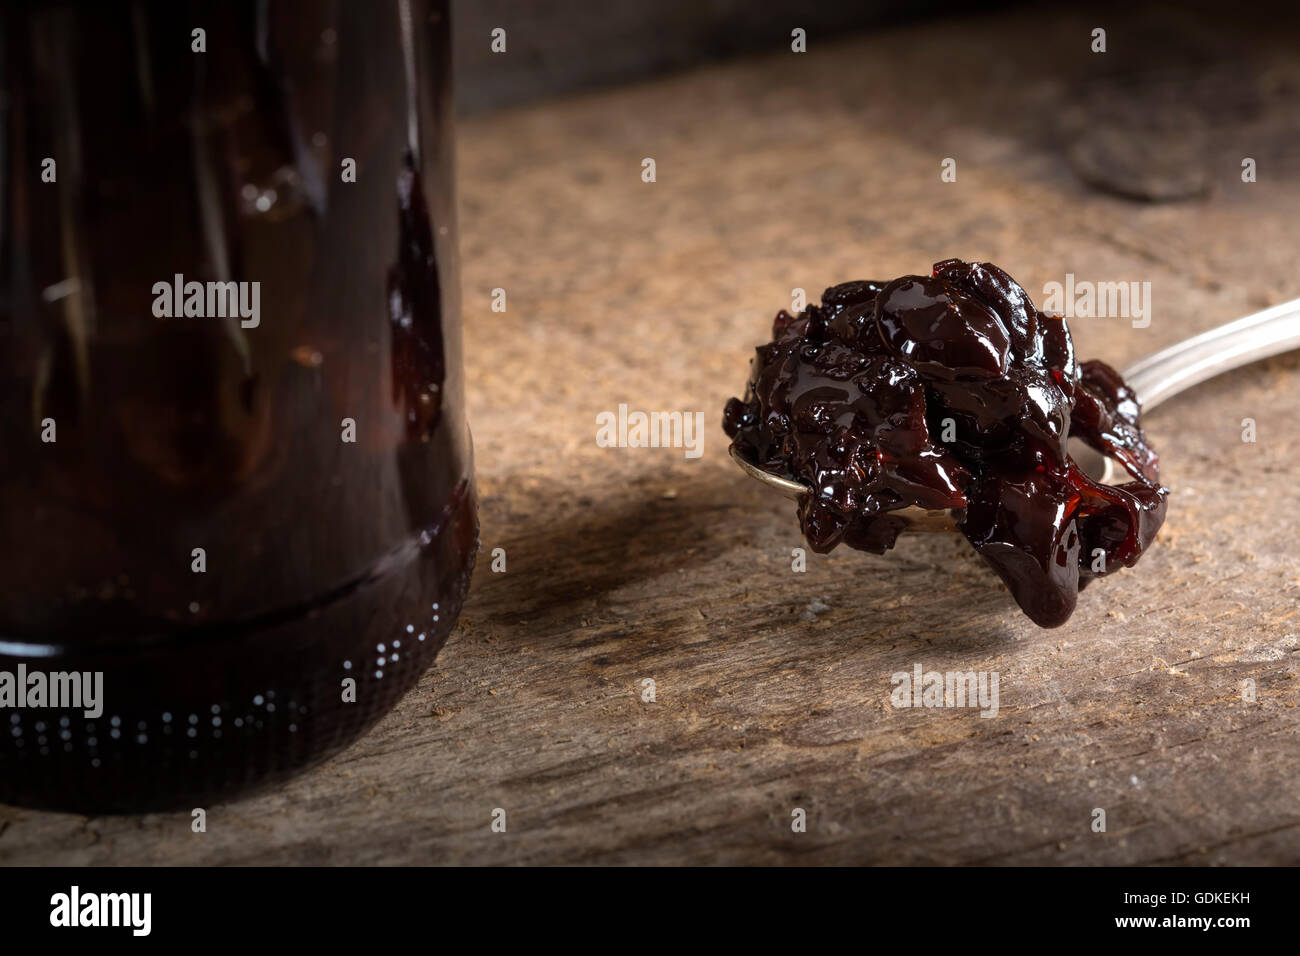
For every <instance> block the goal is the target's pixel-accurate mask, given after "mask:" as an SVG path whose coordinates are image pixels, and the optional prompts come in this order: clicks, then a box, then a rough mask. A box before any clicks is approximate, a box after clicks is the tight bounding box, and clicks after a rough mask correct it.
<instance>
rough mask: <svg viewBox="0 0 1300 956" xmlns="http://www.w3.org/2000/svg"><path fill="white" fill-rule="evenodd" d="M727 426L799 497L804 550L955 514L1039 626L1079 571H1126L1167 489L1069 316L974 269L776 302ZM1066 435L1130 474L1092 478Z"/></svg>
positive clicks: (1126, 391) (878, 546)
mask: <svg viewBox="0 0 1300 956" xmlns="http://www.w3.org/2000/svg"><path fill="white" fill-rule="evenodd" d="M723 427H724V428H725V430H726V432H727V434H728V435H730V436H731V438H732V443H733V445H734V446H735V447H736V449H737V451H739V452H740V453H741V454H742V455H743V456H744V457H745V458H746V459H747V460H749V461H751V462H753V463H754V464H756V465H758V466H759V467H761V468H763V469H764V470H766V471H768V472H770V473H772V474H775V475H779V476H781V477H783V478H790V479H793V480H795V481H799V482H801V483H802V484H804V485H805V486H806V487H807V488H809V489H810V494H808V495H806V496H804V497H803V498H802V499H801V501H800V504H799V522H800V526H801V528H802V530H803V533H804V536H805V537H806V538H807V539H808V543H809V545H810V546H811V547H812V548H813V550H815V551H818V552H822V553H825V552H827V551H830V550H831V549H833V548H834V547H835V546H836V545H838V544H840V543H841V542H843V543H844V544H847V545H849V546H850V547H853V548H858V549H861V550H864V551H872V552H875V553H877V554H881V553H884V552H885V551H887V550H888V549H889V548H891V547H893V545H894V542H895V540H896V538H897V537H898V535H899V533H900V532H901V531H902V530H903V529H904V527H905V526H906V523H905V522H904V521H903V520H902V519H901V518H900V517H899V516H898V515H895V514H893V512H896V511H899V510H900V509H903V508H907V507H912V506H915V507H919V508H925V509H931V510H938V509H944V510H948V509H951V510H952V511H953V513H954V515H955V517H956V518H957V519H958V527H959V528H960V530H961V531H962V533H963V534H964V535H965V536H966V538H967V540H969V541H970V543H971V544H972V546H974V548H975V550H976V551H977V552H979V554H980V555H982V556H983V558H984V560H985V561H987V562H988V564H989V565H990V566H991V567H992V568H993V570H995V571H996V572H997V573H998V575H999V576H1000V577H1001V578H1002V580H1003V581H1004V582H1006V585H1007V587H1008V588H1009V589H1010V590H1011V593H1012V596H1013V597H1014V598H1015V599H1016V601H1017V603H1019V605H1020V607H1021V608H1022V609H1023V610H1024V611H1025V613H1026V614H1027V615H1028V616H1029V617H1030V618H1031V619H1032V620H1033V621H1034V622H1035V623H1036V624H1038V625H1040V626H1041V627H1057V626H1059V625H1061V624H1064V623H1065V621H1066V620H1068V619H1069V617H1070V615H1071V614H1072V613H1073V611H1074V608H1075V605H1076V603H1077V601H1078V594H1079V590H1080V589H1081V588H1083V587H1084V586H1085V585H1086V584H1087V583H1088V582H1089V581H1090V580H1091V579H1092V578H1094V577H1098V576H1102V575H1105V574H1109V573H1111V572H1112V571H1115V570H1117V569H1119V568H1120V567H1132V566H1133V565H1134V564H1136V563H1137V560H1138V558H1139V557H1141V555H1142V554H1143V552H1144V551H1145V550H1146V548H1147V547H1148V546H1149V545H1150V544H1151V542H1152V541H1153V540H1154V539H1155V536H1156V533H1157V532H1158V531H1159V529H1160V526H1161V524H1162V523H1163V521H1164V517H1165V507H1166V501H1167V498H1168V494H1169V491H1168V489H1166V488H1164V487H1163V486H1161V484H1160V481H1159V472H1158V459H1157V456H1156V454H1155V452H1154V451H1153V450H1152V448H1151V446H1150V444H1148V442H1147V440H1146V436H1145V434H1144V433H1143V431H1142V427H1141V424H1140V409H1139V406H1138V401H1137V397H1136V396H1135V395H1134V393H1133V391H1132V390H1131V389H1130V388H1129V387H1128V386H1127V385H1126V384H1125V383H1124V381H1123V379H1122V378H1121V377H1120V375H1119V374H1118V373H1117V372H1116V371H1115V370H1114V369H1112V368H1111V367H1110V366H1109V365H1107V364H1106V363H1105V362H1100V361H1095V360H1094V361H1089V362H1082V363H1080V362H1078V361H1077V360H1076V358H1075V355H1074V346H1073V343H1072V342H1071V340H1070V332H1069V329H1068V328H1067V326H1066V323H1065V319H1064V318H1062V317H1059V316H1054V315H1047V314H1045V313H1043V312H1040V311H1039V310H1038V309H1037V308H1036V307H1035V306H1034V304H1033V302H1032V301H1031V300H1030V298H1029V295H1028V294H1027V293H1026V292H1025V290H1024V289H1022V288H1021V287H1020V286H1019V285H1018V284H1017V283H1016V282H1015V280H1013V279H1012V278H1011V277H1010V276H1009V275H1007V274H1006V273H1005V272H1003V271H1002V270H1001V269H999V268H998V267H997V266H995V265H993V264H991V263H987V262H963V261H961V260H959V259H945V260H944V261H942V262H938V263H936V264H935V266H934V269H933V271H932V272H931V274H930V275H929V276H903V277H901V278H898V279H895V280H893V281H892V282H872V281H856V282H846V283H843V284H841V285H837V286H832V287H831V288H829V289H827V290H826V291H825V292H824V293H823V294H822V303H821V305H819V306H818V305H810V306H808V308H807V309H805V310H804V311H803V312H801V313H799V314H798V315H797V316H793V315H790V314H789V313H788V312H785V311H781V312H779V313H778V314H777V317H776V321H775V322H774V324H773V328H772V341H771V342H769V343H768V344H766V345H763V346H760V347H759V348H758V349H757V355H756V357H755V359H754V361H753V362H752V365H751V375H750V380H749V384H748V386H747V388H746V390H745V396H744V398H743V399H737V398H733V399H731V400H730V401H729V402H728V403H727V406H726V410H725V412H724V416H723ZM1070 438H1077V439H1080V440H1082V441H1084V442H1086V443H1087V444H1088V445H1091V446H1092V447H1093V448H1095V449H1097V450H1098V451H1099V452H1101V453H1102V454H1104V455H1107V456H1109V457H1111V458H1113V459H1114V460H1115V461H1117V462H1119V463H1120V464H1121V465H1123V467H1124V468H1125V469H1126V470H1127V471H1128V473H1129V475H1130V477H1131V479H1132V480H1130V481H1127V482H1125V483H1123V484H1118V485H1105V484H1101V483H1098V482H1096V481H1093V480H1092V479H1090V478H1089V477H1088V476H1087V475H1085V474H1084V473H1083V472H1082V471H1081V470H1080V468H1079V467H1078V465H1077V464H1076V463H1075V462H1074V460H1073V459H1072V458H1071V457H1070V455H1069V449H1068V442H1069V439H1070Z"/></svg>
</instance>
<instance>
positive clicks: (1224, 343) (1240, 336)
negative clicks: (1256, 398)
mask: <svg viewBox="0 0 1300 956" xmlns="http://www.w3.org/2000/svg"><path fill="white" fill-rule="evenodd" d="M1295 348H1300V299H1292V300H1291V301H1290V302H1283V303H1282V304H1280V305H1275V306H1272V307H1271V308H1267V309H1265V310H1264V311H1262V312H1256V313H1255V314H1254V315H1248V316H1246V317H1245V318H1244V319H1238V320H1237V321H1235V322H1229V323H1228V324H1227V325H1221V326H1219V327H1218V328H1217V329H1210V331H1208V332H1202V333H1201V334H1200V335H1194V336H1192V337H1191V338H1190V339H1185V340H1184V341H1182V342H1179V343H1178V344H1177V345H1171V346H1169V348H1167V349H1161V350H1160V351H1159V352H1156V353H1155V354H1154V355H1148V356H1147V357H1146V358H1144V359H1142V360H1140V361H1138V362H1136V363H1134V364H1133V365H1130V366H1129V367H1128V369H1127V370H1125V372H1124V378H1125V380H1126V381H1127V382H1128V383H1129V386H1130V387H1131V388H1132V389H1133V391H1135V392H1137V395H1138V399H1139V400H1140V401H1141V404H1142V410H1143V411H1144V412H1148V411H1150V410H1151V409H1153V408H1155V407H1156V406H1157V405H1159V404H1160V403H1161V402H1163V401H1164V400H1165V399H1166V398H1170V397H1172V396H1174V395H1177V394H1178V393H1179V392H1181V391H1183V390H1184V389H1188V388H1191V387H1192V386H1193V385H1196V384H1198V383H1200V382H1204V381H1205V380H1206V379H1208V378H1213V377H1214V376H1216V375H1219V374H1221V373H1223V372H1228V371H1231V370H1232V369H1234V368H1240V367H1241V366H1243V365H1249V364H1250V363H1251V362H1256V361H1258V360H1260V359H1263V358H1268V357H1269V356H1272V355H1281V354H1282V353H1283V352H1289V351H1291V350H1292V349H1295Z"/></svg>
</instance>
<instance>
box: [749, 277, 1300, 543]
mask: <svg viewBox="0 0 1300 956" xmlns="http://www.w3.org/2000/svg"><path fill="white" fill-rule="evenodd" d="M1295 348H1300V299H1292V300H1291V301H1290V302H1283V303H1282V304H1281V305H1275V306H1272V307H1271V308H1268V309H1265V310H1264V311H1262V312H1256V313H1254V314H1253V315H1248V316H1246V317H1245V318H1244V319H1238V320H1237V321H1235V322H1229V323H1228V324H1227V325H1221V326H1219V327H1218V328H1215V329H1210V331H1208V332H1202V333H1201V334H1200V335H1194V336H1192V337H1191V338H1190V339H1184V340H1183V341H1182V342H1179V343H1178V344H1177V345H1171V346H1169V348H1167V349H1161V350H1160V351H1159V352H1156V353H1155V354H1154V355H1149V356H1147V357H1146V358H1144V359H1141V360H1140V361H1138V362H1135V363H1133V364H1132V365H1130V366H1129V367H1128V368H1127V369H1126V370H1125V371H1124V373H1123V374H1124V380H1125V381H1126V382H1128V384H1129V387H1130V388H1132V389H1133V391H1134V392H1136V393H1137V397H1138V402H1139V404H1140V405H1141V406H1142V412H1143V414H1144V415H1145V414H1146V413H1148V412H1150V411H1151V409H1153V408H1155V407H1156V406H1157V405H1159V404H1160V403H1161V402H1163V401H1164V400H1165V399H1167V398H1172V397H1173V396H1174V395H1177V394H1178V393H1179V392H1182V391H1185V390H1186V389H1189V388H1191V387H1192V386H1193V385H1198V384H1200V383H1201V382H1204V381H1205V380H1206V379H1209V378H1213V377H1214V376H1216V375H1221V374H1222V373H1224V372H1230V371H1232V370H1233V369H1235V368H1241V367H1242V366H1243V365H1249V364H1250V363H1251V362H1257V361H1259V360H1260V359H1264V358H1269V357H1270V356H1273V355H1281V354H1282V353H1283V352H1289V351H1291V350H1292V349H1295ZM730 451H731V457H732V458H733V459H734V460H735V462H736V464H738V465H739V466H740V467H741V470H742V471H744V472H745V473H746V474H747V475H749V476H750V477H751V478H757V479H758V480H759V481H761V482H763V484H765V485H767V486H768V487H770V488H772V489H774V490H776V491H779V492H781V494H783V495H785V496H786V497H787V498H790V499H791V500H793V501H798V500H799V499H801V498H803V497H804V496H805V495H809V494H811V493H812V490H811V489H810V488H809V487H808V486H807V485H804V484H803V483H801V482H798V481H792V480H791V479H789V478H782V477H780V476H779V475H773V474H770V473H769V472H766V471H764V470H763V469H761V468H759V467H758V466H757V465H755V464H754V463H753V462H749V461H746V460H745V459H744V457H742V456H741V454H740V452H738V451H737V450H736V447H735V446H734V445H733V446H731V449H730ZM1070 454H1071V456H1072V457H1073V458H1074V460H1075V462H1076V463H1077V464H1078V465H1079V467H1080V468H1082V469H1083V471H1084V473H1085V474H1087V475H1088V476H1089V477H1090V478H1092V479H1093V480H1094V481H1100V482H1103V483H1106V484H1113V483H1114V481H1115V480H1116V478H1117V477H1118V476H1119V475H1120V474H1121V473H1123V472H1124V468H1123V466H1122V465H1120V464H1119V463H1118V462H1115V461H1114V460H1112V459H1110V458H1107V457H1105V456H1104V455H1102V454H1101V453H1100V452H1098V451H1096V450H1094V449H1093V448H1091V447H1089V446H1087V445H1085V444H1083V443H1082V442H1077V443H1074V447H1072V448H1071V450H1070ZM889 514H890V515H891V516H893V517H896V518H901V519H903V520H904V521H906V522H907V528H906V530H907V531H914V532H934V531H956V530H957V522H956V519H955V518H954V517H953V514H952V512H951V511H929V510H926V509H925V508H916V507H911V508H900V509H899V510H898V511H891V512H889Z"/></svg>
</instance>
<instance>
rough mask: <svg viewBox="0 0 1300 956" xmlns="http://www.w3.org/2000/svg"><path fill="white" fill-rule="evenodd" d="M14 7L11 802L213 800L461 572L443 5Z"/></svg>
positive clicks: (468, 498)
mask: <svg viewBox="0 0 1300 956" xmlns="http://www.w3.org/2000/svg"><path fill="white" fill-rule="evenodd" d="M0 18H3V23H2V24H0V45H2V46H0V52H2V55H3V62H0V84H2V86H0V109H2V110H3V124H2V125H0V137H3V138H2V139H0V178H2V179H0V181H2V182H3V194H2V195H0V233H2V234H0V582H2V585H3V589H2V590H0V802H7V803H17V804H23V805H29V806H40V807H47V808H59V809H73V810H78V811H85V812H114V811H140V810H151V809H161V808H167V807H193V806H202V805H205V803H204V801H212V800H216V799H220V798H223V797H226V796H228V795H230V794H233V793H235V792H236V791H240V790H244V789H246V788H249V787H253V786H256V785H261V784H265V783H267V782H270V781H272V780H275V779H277V778H281V777H283V776H284V775H286V774H288V773H290V772H293V771H295V770H298V769H300V768H302V767H304V766H306V765H308V764H310V763H312V762H314V761H317V760H320V759H322V758H323V757H325V756H327V755H329V754H330V753H332V752H335V751H337V750H338V749H339V748H341V747H342V746H344V745H345V744H346V743H348V742H349V741H351V740H353V739H354V738H356V737H357V736H358V735H359V734H360V733H362V731H364V730H365V729H366V728H367V727H369V726H370V725H371V724H373V723H374V722H375V721H376V720H377V719H378V718H379V717H380V716H382V715H383V714H384V713H385V712H387V711H388V710H389V709H390V708H391V707H392V706H393V705H394V703H396V701H397V700H398V699H399V698H400V697H401V696H402V695H403V694H405V693H406V692H407V691H408V690H409V689H410V688H411V687H412V686H413V685H414V684H415V682H416V680H417V679H418V678H419V676H420V675H421V673H422V672H423V671H424V670H425V669H426V668H427V667H428V666H429V664H430V663H431V662H432V660H433V658H434V656H435V654H436V653H437V652H438V650H439V648H440V647H441V646H442V644H443V642H444V641H445V640H446V638H447V634H448V632H449V630H450V629H451V626H452V624H453V622H454V621H455V619H456V614H457V612H458V611H459V609H460V606H461V602H462V600H463V598H464V595H465V591H466V588H467V586H468V583H469V577H470V571H471V568H472V565H473V559H474V553H475V551H476V548H477V523H476V517H475V507H474V487H473V479H472V474H471V454H470V442H469V432H468V429H467V426H466V421H465V415H464V400H463V382H462V378H461V363H460V334H459V288H458V281H459V277H458V264H457V259H456V227H455V203H454V191H453V179H452V173H453V140H452V113H451V109H452V107H451V101H450V96H449V94H450V80H451V78H450V71H449V67H450V62H449V55H450V53H449V23H448V15H447V5H446V3H445V2H421V0H387V2H377V3H374V4H369V3H367V4H353V3H344V4H327V3H318V2H312V0H273V2H270V3H256V4H255V3H251V2H248V3H229V4H225V3H222V4H217V3H212V4H205V5H202V6H201V7H197V8H196V7H193V6H192V5H188V4H177V3H171V2H167V0H146V2H133V3H128V2H125V0H102V2H97V3H94V4H89V3H71V2H69V3H58V2H54V3H46V4H41V5H34V4H33V5H28V4H16V5H13V6H12V7H10V8H7V9H6V10H5V11H4V12H3V13H0ZM6 675H8V678H7V683H6ZM36 675H44V677H45V688H46V691H45V696H44V697H41V696H40V695H39V694H37V693H36V691H37V690H38V689H39V686H38V685H39V684H40V683H41V681H40V679H39V676H36ZM60 675H64V676H63V677H60ZM73 675H79V677H77V678H75V679H74V677H73ZM97 682H99V686H100V692H99V693H98V694H96V693H95V687H96V683H97ZM78 684H79V685H80V687H79V688H78V686H77V685H78ZM6 686H7V687H8V688H9V690H10V693H9V696H8V697H6V696H5V688H6ZM78 690H79V691H80V693H79V694H77V691H78ZM95 697H98V700H94V699H93V698H95Z"/></svg>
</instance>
